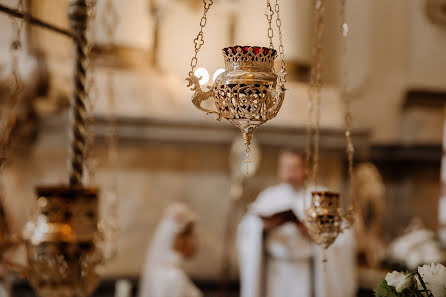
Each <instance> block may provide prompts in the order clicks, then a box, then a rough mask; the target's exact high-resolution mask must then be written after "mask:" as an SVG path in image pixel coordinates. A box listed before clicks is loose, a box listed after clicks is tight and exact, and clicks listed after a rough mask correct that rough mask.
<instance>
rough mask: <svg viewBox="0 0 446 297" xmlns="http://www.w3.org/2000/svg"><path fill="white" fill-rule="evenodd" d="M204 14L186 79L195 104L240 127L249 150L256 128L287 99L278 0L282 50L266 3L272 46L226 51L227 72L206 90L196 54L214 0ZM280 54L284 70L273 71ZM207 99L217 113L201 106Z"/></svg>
mask: <svg viewBox="0 0 446 297" xmlns="http://www.w3.org/2000/svg"><path fill="white" fill-rule="evenodd" d="M203 3H204V14H203V17H202V18H201V21H200V26H201V30H200V32H199V33H198V35H197V37H196V38H195V39H194V44H195V55H194V57H193V58H192V61H191V71H190V72H189V75H188V77H187V78H186V80H187V81H188V85H187V86H188V87H190V89H191V90H192V91H194V94H193V95H192V103H193V104H194V105H195V106H196V107H197V108H198V109H199V110H201V111H204V112H205V113H207V114H209V113H214V114H217V120H220V119H221V118H222V117H223V118H225V119H227V120H228V121H230V122H231V123H233V124H234V125H235V126H237V127H238V128H239V129H240V130H241V132H242V134H243V138H244V141H245V145H246V146H247V151H249V145H250V143H251V139H252V136H253V133H254V131H255V129H256V128H257V127H259V126H260V125H262V124H263V123H265V122H267V121H269V120H271V119H273V118H274V117H275V116H276V115H277V113H278V112H279V110H280V108H281V106H282V103H283V100H284V97H285V86H284V84H285V75H286V73H285V62H284V55H283V45H282V32H281V20H280V15H279V12H280V7H279V4H278V1H277V0H276V4H275V12H276V17H277V19H276V25H277V28H278V32H279V42H280V45H279V50H278V51H276V50H275V49H274V48H273V42H272V37H273V29H272V27H271V21H272V16H273V14H274V12H273V10H272V7H271V4H270V1H269V0H267V9H268V10H267V13H266V16H267V20H268V24H269V29H268V37H269V39H270V47H269V48H266V47H260V46H238V45H237V46H232V47H227V48H224V49H223V51H222V52H223V57H224V62H225V72H223V73H221V74H220V75H218V77H217V78H216V79H215V83H214V85H213V86H212V87H211V88H210V89H209V90H208V91H203V90H202V89H201V87H200V83H199V80H200V79H199V78H198V77H197V76H195V74H194V69H195V67H196V66H197V63H198V59H197V55H198V52H199V50H200V48H201V46H202V45H203V44H204V39H203V28H204V26H205V25H206V22H207V12H208V10H209V8H210V7H211V5H212V4H213V1H212V0H204V1H203ZM278 54H279V55H280V58H281V70H280V72H279V73H278V74H277V73H275V72H274V60H275V59H276V57H277V56H278ZM208 99H212V100H213V101H214V104H215V107H216V109H215V110H209V109H206V108H204V107H203V106H202V102H203V101H206V100H208Z"/></svg>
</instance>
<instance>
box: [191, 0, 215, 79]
mask: <svg viewBox="0 0 446 297" xmlns="http://www.w3.org/2000/svg"><path fill="white" fill-rule="evenodd" d="M212 4H214V1H213V0H203V16H202V17H201V20H200V31H199V32H198V34H197V37H195V39H194V52H195V54H194V56H193V57H192V59H191V61H190V67H191V70H190V72H189V75H193V74H194V70H195V67H197V64H198V57H197V56H198V52H199V51H200V49H201V47H202V46H203V44H204V33H203V30H204V27H205V26H206V23H207V21H208V19H207V13H208V11H209V8H211V6H212Z"/></svg>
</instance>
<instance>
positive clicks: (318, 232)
mask: <svg viewBox="0 0 446 297" xmlns="http://www.w3.org/2000/svg"><path fill="white" fill-rule="evenodd" d="M339 202H340V196H339V193H335V192H312V193H311V206H310V208H309V209H307V210H306V216H307V217H306V226H307V229H308V234H309V235H310V237H311V239H312V240H313V241H314V242H315V243H316V244H317V245H319V246H320V247H322V248H324V249H327V248H328V247H329V246H330V245H331V244H332V243H333V242H334V241H335V240H336V238H337V237H338V235H339V234H340V233H341V232H342V221H343V217H342V212H341V209H340V205H339Z"/></svg>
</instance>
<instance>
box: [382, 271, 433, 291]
mask: <svg viewBox="0 0 446 297" xmlns="http://www.w3.org/2000/svg"><path fill="white" fill-rule="evenodd" d="M412 281H413V275H412V274H404V273H401V272H398V271H394V272H392V273H390V272H389V273H387V275H386V282H387V284H388V285H389V286H392V287H395V289H396V291H397V292H398V293H401V292H402V291H403V290H404V289H406V288H408V287H409V286H410V284H411V283H412ZM435 297H437V296H435Z"/></svg>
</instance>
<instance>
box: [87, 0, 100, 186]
mask: <svg viewBox="0 0 446 297" xmlns="http://www.w3.org/2000/svg"><path fill="white" fill-rule="evenodd" d="M96 5H97V0H89V1H87V8H88V14H89V18H88V24H87V40H88V45H87V57H88V65H87V85H86V92H87V100H86V101H87V102H86V103H87V142H86V148H85V159H86V160H85V167H86V170H87V176H88V178H89V183H90V184H94V183H95V174H96V168H97V165H98V160H97V158H95V157H94V142H95V137H96V135H95V131H94V126H95V118H94V103H93V100H94V98H97V95H98V89H97V85H96V81H95V75H94V74H95V67H94V63H93V62H92V61H93V59H92V49H93V41H94V40H95V39H96V26H95V21H96Z"/></svg>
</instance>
